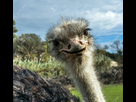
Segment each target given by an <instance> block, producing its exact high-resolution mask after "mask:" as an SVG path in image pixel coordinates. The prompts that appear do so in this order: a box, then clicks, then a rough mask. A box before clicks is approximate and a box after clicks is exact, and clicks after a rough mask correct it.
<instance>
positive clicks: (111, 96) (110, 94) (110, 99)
mask: <svg viewBox="0 0 136 102" xmlns="http://www.w3.org/2000/svg"><path fill="white" fill-rule="evenodd" d="M102 91H103V93H104V96H105V99H106V102H123V85H104V86H103V88H102ZM70 92H71V93H72V94H73V95H75V96H76V97H79V98H80V100H81V101H82V97H81V94H80V92H79V91H78V90H77V89H76V88H75V89H71V90H70Z"/></svg>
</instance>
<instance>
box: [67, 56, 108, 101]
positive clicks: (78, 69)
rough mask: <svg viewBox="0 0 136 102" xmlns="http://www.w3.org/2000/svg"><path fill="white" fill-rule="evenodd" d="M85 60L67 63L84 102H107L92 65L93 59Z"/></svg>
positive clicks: (86, 58)
mask: <svg viewBox="0 0 136 102" xmlns="http://www.w3.org/2000/svg"><path fill="white" fill-rule="evenodd" d="M83 58H84V57H82V58H79V59H77V60H75V61H74V60H73V61H72V60H71V61H70V60H69V62H70V63H73V64H70V63H66V64H65V67H66V70H67V71H68V72H69V75H70V76H71V78H72V79H73V81H74V83H75V84H76V86H77V88H78V89H79V91H80V93H81V95H82V98H83V100H84V101H83V102H106V101H105V99H104V96H103V94H102V91H101V87H100V84H99V82H98V80H97V77H96V74H95V71H94V68H93V65H92V63H93V61H92V60H93V59H92V57H85V58H84V59H83Z"/></svg>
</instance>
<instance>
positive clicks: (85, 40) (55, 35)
mask: <svg viewBox="0 0 136 102" xmlns="http://www.w3.org/2000/svg"><path fill="white" fill-rule="evenodd" d="M88 24H89V22H88V21H87V20H85V19H83V18H80V19H66V20H64V19H63V18H62V22H61V23H60V24H58V25H56V26H54V27H52V28H51V29H50V30H49V32H48V33H47V35H46V37H47V38H48V39H50V42H52V55H53V56H54V57H55V58H56V59H58V60H59V61H61V62H63V63H64V64H65V69H66V71H67V72H68V74H69V75H70V77H71V78H72V79H73V81H74V83H75V84H76V86H77V87H78V89H79V91H80V93H81V95H82V97H83V100H84V102H105V99H104V96H103V94H102V91H101V87H100V83H99V82H98V80H97V77H96V74H95V70H94V67H93V52H94V44H93V43H94V41H93V37H92V35H91V34H90V33H89V32H88V30H90V29H89V28H87V26H88Z"/></svg>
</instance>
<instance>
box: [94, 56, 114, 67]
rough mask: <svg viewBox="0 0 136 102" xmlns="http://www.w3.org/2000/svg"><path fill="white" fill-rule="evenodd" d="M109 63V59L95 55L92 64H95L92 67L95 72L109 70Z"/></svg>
mask: <svg viewBox="0 0 136 102" xmlns="http://www.w3.org/2000/svg"><path fill="white" fill-rule="evenodd" d="M111 61H112V59H111V58H109V57H107V56H105V55H102V54H98V55H95V57H94V63H95V64H94V65H95V67H96V69H97V70H102V69H108V68H110V65H111Z"/></svg>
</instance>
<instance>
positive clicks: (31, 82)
mask: <svg viewBox="0 0 136 102" xmlns="http://www.w3.org/2000/svg"><path fill="white" fill-rule="evenodd" d="M13 102H80V100H79V99H77V98H76V97H75V96H73V95H72V94H71V93H70V91H69V90H68V89H66V88H64V87H63V86H62V85H60V84H58V83H56V82H54V81H52V80H45V79H44V78H42V77H41V76H39V75H38V74H37V73H36V72H33V71H30V70H28V69H26V68H22V67H19V66H17V65H13Z"/></svg>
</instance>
